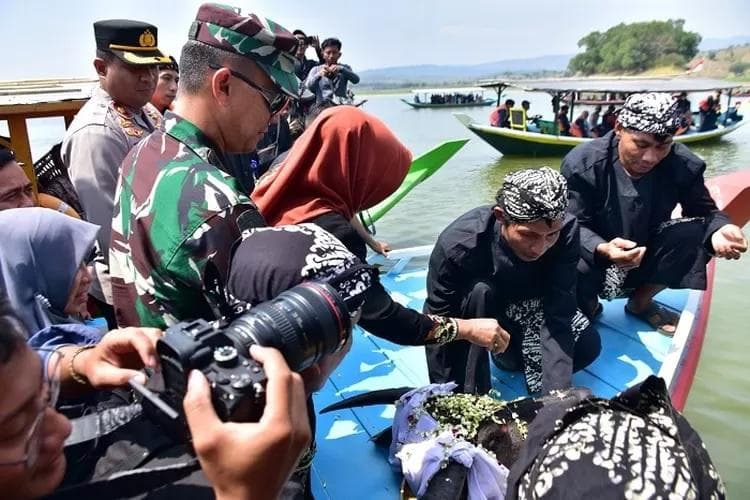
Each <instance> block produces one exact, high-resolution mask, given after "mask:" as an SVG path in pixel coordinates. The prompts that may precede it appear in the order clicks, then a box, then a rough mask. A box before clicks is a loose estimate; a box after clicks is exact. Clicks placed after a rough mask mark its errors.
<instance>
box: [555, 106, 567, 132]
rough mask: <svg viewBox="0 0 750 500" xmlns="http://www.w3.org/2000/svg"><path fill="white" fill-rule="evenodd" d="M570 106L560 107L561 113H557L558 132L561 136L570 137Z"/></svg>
mask: <svg viewBox="0 0 750 500" xmlns="http://www.w3.org/2000/svg"><path fill="white" fill-rule="evenodd" d="M568 110H569V108H568V105H567V104H563V105H562V106H560V112H559V113H557V130H558V132H559V134H560V135H566V136H567V135H570V120H569V119H568Z"/></svg>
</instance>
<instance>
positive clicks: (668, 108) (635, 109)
mask: <svg viewBox="0 0 750 500" xmlns="http://www.w3.org/2000/svg"><path fill="white" fill-rule="evenodd" d="M680 117H681V116H680V111H679V107H678V103H677V99H675V98H673V97H672V96H671V95H669V94H663V93H661V94H657V93H650V94H632V95H631V96H629V97H628V98H627V100H626V101H625V104H624V105H623V107H622V109H621V110H620V112H619V114H618V115H617V120H618V121H619V122H620V124H621V125H622V126H623V127H625V128H627V129H629V130H634V131H636V132H643V133H645V134H654V135H674V133H675V132H677V129H678V128H679V127H680Z"/></svg>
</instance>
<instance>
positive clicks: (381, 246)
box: [367, 239, 391, 255]
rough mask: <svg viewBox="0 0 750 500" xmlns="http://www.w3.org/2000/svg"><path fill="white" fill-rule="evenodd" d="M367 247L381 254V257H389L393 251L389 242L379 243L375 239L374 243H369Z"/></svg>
mask: <svg viewBox="0 0 750 500" xmlns="http://www.w3.org/2000/svg"><path fill="white" fill-rule="evenodd" d="M367 245H368V246H369V247H370V248H371V249H372V251H373V252H376V253H379V254H380V255H388V252H390V251H391V246H390V245H389V244H388V242H387V241H378V240H376V239H373V240H372V242H369V241H368V242H367Z"/></svg>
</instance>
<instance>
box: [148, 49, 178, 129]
mask: <svg viewBox="0 0 750 500" xmlns="http://www.w3.org/2000/svg"><path fill="white" fill-rule="evenodd" d="M169 60H170V61H172V62H170V63H169V64H161V65H159V78H158V79H157V80H156V89H155V90H154V95H153V96H151V104H153V105H154V106H155V107H156V109H158V110H159V113H161V114H162V115H164V112H165V111H166V110H168V109H172V101H174V98H175V97H176V96H177V83H178V82H179V81H180V67H179V66H178V64H177V60H176V59H175V58H174V57H172V56H169Z"/></svg>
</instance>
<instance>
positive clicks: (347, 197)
mask: <svg viewBox="0 0 750 500" xmlns="http://www.w3.org/2000/svg"><path fill="white" fill-rule="evenodd" d="M410 164H411V153H410V152H409V150H408V149H406V147H405V146H404V145H403V144H401V142H399V140H398V139H397V138H396V136H395V135H393V132H391V131H390V129H389V128H388V127H387V126H386V125H385V124H384V123H383V122H381V121H380V120H379V119H377V118H375V117H374V116H372V115H369V114H367V113H365V112H364V111H362V110H360V109H359V108H355V107H353V106H336V107H333V108H330V109H327V110H326V111H324V112H323V113H321V114H320V116H319V117H318V118H317V119H316V120H315V121H314V122H313V123H312V125H311V126H310V127H309V128H308V129H307V130H305V132H304V133H303V134H302V135H301V136H300V138H299V139H297V141H296V142H295V143H294V146H293V147H292V149H291V151H290V152H289V156H288V157H287V159H286V160H285V161H284V162H283V163H282V164H281V166H280V167H279V168H278V169H276V170H275V171H273V172H269V174H267V175H266V176H264V177H263V178H261V180H260V181H259V182H258V184H257V186H256V187H255V191H253V194H252V198H253V201H254V202H255V203H256V204H257V205H258V208H259V209H260V213H261V214H263V217H264V218H265V219H266V221H267V222H268V223H269V224H270V225H272V226H276V225H279V224H298V223H300V222H307V221H310V220H312V219H314V218H315V217H317V216H319V215H323V214H325V213H328V212H334V213H338V214H340V215H342V216H343V217H344V218H346V220H350V219H351V218H352V217H353V216H354V214H356V213H357V212H359V211H361V210H365V209H368V208H371V207H373V206H375V205H377V204H378V203H380V202H381V201H383V200H384V199H385V198H387V197H388V196H389V195H390V194H391V193H393V192H394V191H395V190H396V189H397V188H398V186H400V185H401V182H402V181H403V180H404V178H405V177H406V174H407V172H408V170H409V165H410Z"/></svg>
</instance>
